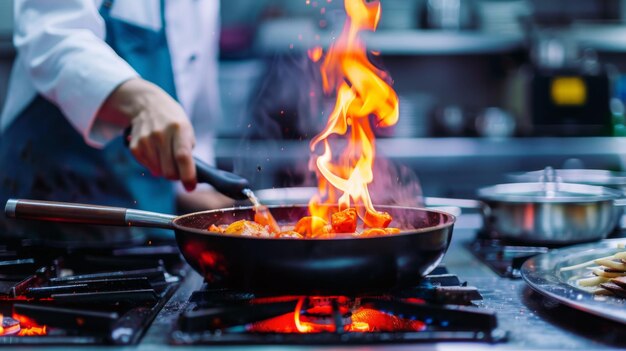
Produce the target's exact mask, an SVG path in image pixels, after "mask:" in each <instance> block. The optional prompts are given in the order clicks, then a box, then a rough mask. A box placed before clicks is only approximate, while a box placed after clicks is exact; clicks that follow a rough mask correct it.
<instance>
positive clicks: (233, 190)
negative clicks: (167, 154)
mask: <svg viewBox="0 0 626 351" xmlns="http://www.w3.org/2000/svg"><path fill="white" fill-rule="evenodd" d="M193 160H194V162H195V163H196V177H197V178H198V182H202V183H207V184H210V185H212V186H213V187H214V188H215V189H216V190H217V191H219V192H220V193H222V194H224V195H226V196H228V197H230V198H232V199H235V200H245V199H247V198H248V197H247V196H246V195H245V194H244V193H243V190H244V189H249V188H250V183H248V180H247V179H246V178H243V177H241V176H239V175H237V174H235V173H231V172H226V171H224V170H221V169H218V168H215V167H213V166H210V165H208V164H207V163H205V162H204V161H202V160H200V159H198V158H197V157H194V158H193Z"/></svg>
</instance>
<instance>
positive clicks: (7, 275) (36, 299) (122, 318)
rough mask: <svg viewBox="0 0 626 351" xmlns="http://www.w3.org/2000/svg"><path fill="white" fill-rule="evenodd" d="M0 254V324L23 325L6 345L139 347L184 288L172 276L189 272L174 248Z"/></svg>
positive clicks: (5, 336) (17, 246)
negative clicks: (164, 310)
mask: <svg viewBox="0 0 626 351" xmlns="http://www.w3.org/2000/svg"><path fill="white" fill-rule="evenodd" d="M0 249H4V251H1V250H0V260H2V261H0V276H1V277H2V279H1V280H2V283H0V320H1V321H2V323H3V325H4V324H6V323H8V322H11V321H16V323H17V324H16V326H13V325H11V327H10V328H4V329H3V330H2V331H0V344H11V345H65V344H72V345H86V344H90V345H96V344H110V345H111V344H119V345H127V344H135V343H137V342H138V341H139V339H140V338H141V336H142V335H143V333H144V332H145V330H146V329H147V327H148V326H149V324H150V323H151V321H152V320H153V319H154V318H155V316H156V314H157V313H158V312H159V311H160V310H161V308H162V307H163V306H164V305H165V303H166V302H167V301H168V300H169V298H170V297H171V296H172V294H173V293H174V291H175V290H176V288H177V286H178V283H179V280H180V277H179V276H178V275H171V274H169V272H177V273H179V274H182V273H184V271H183V269H182V268H181V267H183V266H184V265H183V263H182V261H181V260H180V257H178V262H174V261H173V258H172V255H173V252H174V250H176V246H169V247H147V248H131V249H123V250H117V251H116V250H115V249H101V250H96V249H84V250H82V249H78V248H69V249H67V250H62V249H58V248H54V249H51V248H48V249H46V248H44V247H36V246H32V244H30V243H28V242H26V243H24V242H20V243H11V244H10V245H7V246H4V247H2V248H0ZM153 253H156V254H157V255H158V254H163V256H162V257H158V256H154V255H152V254H153ZM116 258H123V260H116ZM120 262H122V263H123V264H122V265H120ZM121 267H124V268H123V269H124V270H123V269H121ZM9 331H11V332H10V333H9Z"/></svg>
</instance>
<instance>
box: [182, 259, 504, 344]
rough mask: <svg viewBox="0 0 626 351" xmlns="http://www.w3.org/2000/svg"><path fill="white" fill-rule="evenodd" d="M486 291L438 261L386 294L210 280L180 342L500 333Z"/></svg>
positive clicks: (492, 337)
mask: <svg viewBox="0 0 626 351" xmlns="http://www.w3.org/2000/svg"><path fill="white" fill-rule="evenodd" d="M481 298H482V296H481V295H480V294H479V293H478V291H477V289H476V288H474V287H469V286H466V285H465V284H464V283H461V282H460V281H459V279H458V278H457V277H456V276H454V275H451V274H448V273H447V271H446V270H445V268H438V269H437V270H436V271H435V272H434V274H433V275H431V276H428V277H427V278H426V279H425V280H424V281H423V282H422V283H421V284H420V285H418V286H416V287H413V288H410V289H406V290H404V291H400V292H396V293H393V294H388V295H381V296H278V297H256V296H254V295H252V294H246V293H237V292H233V291H230V290H225V289H219V288H211V287H210V286H208V285H206V284H205V286H204V287H203V289H202V290H199V291H196V292H194V293H193V294H192V296H191V298H190V299H189V302H188V304H187V305H186V307H185V308H183V310H182V313H181V315H180V317H179V323H178V325H177V328H176V329H175V330H174V331H173V332H172V335H171V341H172V343H173V344H175V345H189V344H204V345H210V344H339V343H342V344H343V343H355V344H361V343H391V342H394V343H395V342H421V341H428V342H433V341H441V340H447V341H455V340H456V341H487V342H493V341H501V340H504V339H505V338H506V333H502V332H501V331H500V330H498V329H497V321H496V317H495V314H494V312H492V311H488V310H485V309H481V308H477V307H475V306H472V302H471V301H472V300H479V299H481Z"/></svg>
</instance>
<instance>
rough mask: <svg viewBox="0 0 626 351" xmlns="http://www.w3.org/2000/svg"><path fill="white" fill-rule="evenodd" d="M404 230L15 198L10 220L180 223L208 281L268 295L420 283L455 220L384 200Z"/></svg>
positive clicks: (186, 251) (181, 238)
mask: <svg viewBox="0 0 626 351" xmlns="http://www.w3.org/2000/svg"><path fill="white" fill-rule="evenodd" d="M269 208H270V210H271V212H272V214H273V215H274V217H275V218H276V220H277V221H278V223H279V224H287V223H290V224H293V223H295V222H296V221H297V220H298V219H299V218H301V217H303V216H305V215H308V207H307V206H305V205H289V206H270V207H269ZM377 209H378V210H381V211H386V212H389V214H391V215H392V217H393V218H394V221H393V222H392V224H391V225H392V226H395V227H399V228H402V229H404V230H405V232H403V233H400V234H396V235H389V236H379V237H369V238H354V237H351V236H349V235H345V236H338V237H337V238H333V239H274V238H256V237H242V236H230V235H223V234H218V233H212V232H209V231H207V230H206V228H208V227H209V226H210V225H211V224H215V225H220V224H228V223H232V222H234V221H236V220H240V219H248V220H252V219H253V217H254V210H253V208H251V207H239V208H231V209H223V210H211V211H204V212H196V213H190V214H186V215H183V216H179V217H176V216H172V215H166V214H160V213H153V212H147V211H140V210H134V209H126V208H118V207H105V206H96V205H85V204H75V203H60V202H48V201H35V200H16V199H11V200H9V201H7V204H6V209H5V212H6V215H7V216H8V217H12V218H21V219H34V220H44V221H61V222H73V223H89V224H102V225H115V226H142V227H159V228H169V229H174V230H175V232H176V241H177V242H178V246H179V248H180V251H181V253H182V255H183V256H184V257H185V259H186V260H187V262H188V263H189V264H190V265H191V267H193V268H194V269H195V270H196V271H197V272H198V273H200V274H201V275H202V276H204V278H205V280H206V281H207V282H208V283H211V284H215V285H218V286H223V287H225V288H232V289H237V290H240V291H250V292H254V293H268V294H278V293H280V294H316V295H335V294H361V293H376V292H388V291H390V290H394V289H399V288H402V287H408V286H411V285H414V284H416V283H417V282H419V280H420V279H421V278H422V277H424V276H425V275H426V274H428V273H429V272H431V271H432V270H433V269H434V268H435V267H436V266H437V264H439V262H440V261H441V259H442V258H443V256H444V254H445V252H446V250H447V248H448V245H449V244H450V240H451V238H452V229H453V226H454V221H455V218H454V216H452V215H449V214H447V213H444V212H438V211H432V210H425V209H418V208H409V207H393V206H387V207H385V206H378V207H377Z"/></svg>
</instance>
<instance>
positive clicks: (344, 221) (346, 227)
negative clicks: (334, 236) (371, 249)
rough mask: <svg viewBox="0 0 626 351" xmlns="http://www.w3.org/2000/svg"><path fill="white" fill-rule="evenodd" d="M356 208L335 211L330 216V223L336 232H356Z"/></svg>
mask: <svg viewBox="0 0 626 351" xmlns="http://www.w3.org/2000/svg"><path fill="white" fill-rule="evenodd" d="M356 219H357V215H356V210H355V209H354V208H348V209H345V210H343V211H339V212H335V213H333V214H332V216H331V218H330V223H331V225H332V228H333V232H335V233H354V232H356Z"/></svg>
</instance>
